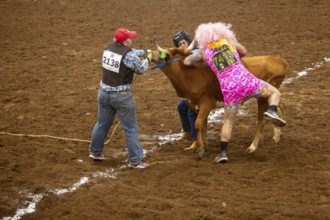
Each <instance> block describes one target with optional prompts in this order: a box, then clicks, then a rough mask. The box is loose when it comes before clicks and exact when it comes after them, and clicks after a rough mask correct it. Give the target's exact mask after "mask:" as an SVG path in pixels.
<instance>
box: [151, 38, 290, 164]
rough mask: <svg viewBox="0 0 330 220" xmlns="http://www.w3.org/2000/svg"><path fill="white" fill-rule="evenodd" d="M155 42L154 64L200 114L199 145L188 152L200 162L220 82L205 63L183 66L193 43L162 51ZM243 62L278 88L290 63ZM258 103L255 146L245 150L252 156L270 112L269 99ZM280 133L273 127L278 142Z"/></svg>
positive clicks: (247, 59) (197, 125)
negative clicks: (208, 119) (184, 47)
mask: <svg viewBox="0 0 330 220" xmlns="http://www.w3.org/2000/svg"><path fill="white" fill-rule="evenodd" d="M154 42H155V46H156V47H157V51H156V52H154V53H153V59H152V61H153V62H154V63H155V64H156V65H157V66H156V67H158V68H160V70H161V71H162V72H163V73H164V74H165V75H166V76H167V77H168V79H169V80H170V81H171V83H172V85H173V87H174V89H175V91H176V94H177V96H178V97H180V98H184V99H187V101H188V103H189V107H190V108H191V109H192V110H195V111H196V110H197V111H198V116H197V119H196V122H195V129H196V134H197V142H194V143H193V144H192V145H191V147H189V148H186V149H194V150H196V151H195V152H196V157H197V158H198V159H200V158H201V157H202V156H203V154H204V152H205V145H206V131H207V118H208V115H209V113H210V111H211V110H212V109H214V108H215V107H216V102H217V101H220V102H223V95H222V93H221V90H220V85H219V82H218V79H217V78H216V76H215V74H214V73H213V72H212V70H211V69H210V68H209V66H208V65H207V64H206V63H205V62H200V63H196V64H195V65H194V66H193V67H188V66H185V65H184V64H183V59H184V58H185V57H186V56H187V55H189V53H190V51H191V49H192V47H193V44H194V42H192V43H191V45H190V46H189V47H188V48H187V49H185V50H184V49H180V48H170V49H163V48H161V47H160V46H159V45H158V44H157V42H156V40H154ZM165 54H166V57H165ZM161 57H163V58H161ZM242 62H243V64H244V66H245V67H246V68H247V69H248V70H249V71H250V72H251V73H252V74H254V75H255V76H256V77H258V78H260V79H262V80H264V81H266V82H268V83H270V84H272V85H273V86H275V87H276V88H279V87H280V85H281V83H282V81H283V79H284V77H285V70H286V69H287V67H288V63H287V62H286V61H285V60H284V59H282V58H280V57H275V56H255V57H244V58H243V59H242ZM154 68H155V67H154ZM257 101H258V123H257V130H256V133H255V136H254V139H253V142H252V144H251V145H250V147H248V148H247V150H246V151H247V152H249V153H252V152H254V151H255V150H256V149H257V147H258V143H259V139H260V135H261V133H262V131H263V129H264V126H265V122H264V116H263V113H264V112H265V111H266V110H267V109H268V99H267V98H258V99H257ZM279 134H280V128H279V127H274V136H273V139H274V140H275V141H276V142H277V141H279V138H280V137H279Z"/></svg>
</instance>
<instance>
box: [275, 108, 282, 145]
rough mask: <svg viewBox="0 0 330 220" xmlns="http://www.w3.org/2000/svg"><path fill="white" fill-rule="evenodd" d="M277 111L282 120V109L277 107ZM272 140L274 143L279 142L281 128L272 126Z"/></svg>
mask: <svg viewBox="0 0 330 220" xmlns="http://www.w3.org/2000/svg"><path fill="white" fill-rule="evenodd" d="M277 111H278V113H279V114H280V115H281V117H282V118H284V117H283V116H284V113H283V109H282V108H281V107H280V106H278V108H277ZM273 140H274V142H275V143H278V142H279V141H280V140H281V128H280V127H279V126H276V125H274V133H273Z"/></svg>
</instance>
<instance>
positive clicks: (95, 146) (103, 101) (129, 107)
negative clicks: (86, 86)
mask: <svg viewBox="0 0 330 220" xmlns="http://www.w3.org/2000/svg"><path fill="white" fill-rule="evenodd" d="M97 101H98V112H97V114H98V116H97V122H96V124H95V126H94V129H93V133H92V138H91V141H92V143H91V145H90V149H89V151H90V153H92V154H95V155H100V154H102V152H103V147H104V142H105V139H106V137H107V134H108V132H109V129H110V127H111V125H112V123H113V120H114V118H115V115H116V114H117V115H118V118H119V121H120V123H121V125H122V127H123V128H124V131H125V137H126V144H127V150H128V159H129V161H130V162H132V163H134V164H136V163H138V162H140V161H141V160H142V159H143V149H142V147H141V145H140V143H139V139H138V126H137V123H136V112H135V102H134V97H133V95H132V93H131V91H127V92H125V93H123V92H107V91H105V90H103V89H102V88H99V92H98V97H97Z"/></svg>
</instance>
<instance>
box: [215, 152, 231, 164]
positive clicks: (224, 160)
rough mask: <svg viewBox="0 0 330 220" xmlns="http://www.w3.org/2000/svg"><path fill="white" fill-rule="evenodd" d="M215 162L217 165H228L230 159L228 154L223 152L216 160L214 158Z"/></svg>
mask: <svg viewBox="0 0 330 220" xmlns="http://www.w3.org/2000/svg"><path fill="white" fill-rule="evenodd" d="M214 161H215V162H217V163H227V162H228V157H227V154H226V152H221V153H220V154H218V156H216V158H214Z"/></svg>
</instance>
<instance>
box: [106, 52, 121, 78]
mask: <svg viewBox="0 0 330 220" xmlns="http://www.w3.org/2000/svg"><path fill="white" fill-rule="evenodd" d="M122 58H123V56H122V55H120V54H117V53H114V52H111V51H109V50H105V51H104V52H103V60H102V67H103V68H105V69H107V70H110V71H112V72H115V73H119V67H120V62H121V59H122Z"/></svg>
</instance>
